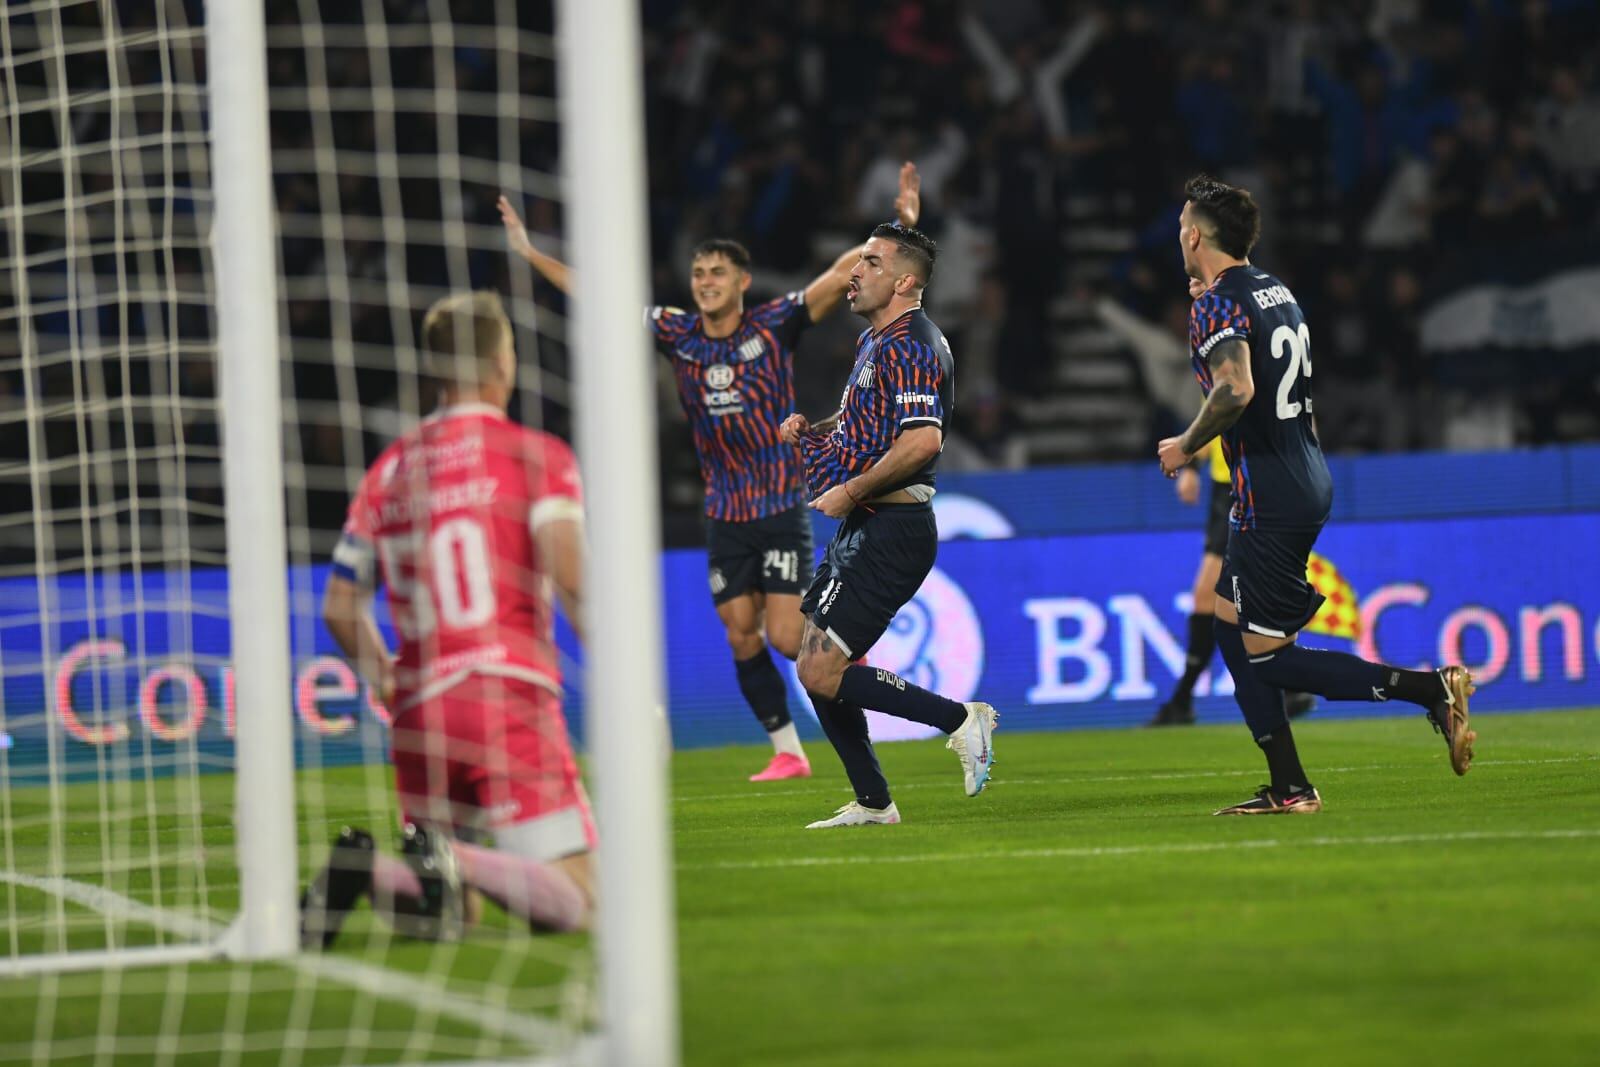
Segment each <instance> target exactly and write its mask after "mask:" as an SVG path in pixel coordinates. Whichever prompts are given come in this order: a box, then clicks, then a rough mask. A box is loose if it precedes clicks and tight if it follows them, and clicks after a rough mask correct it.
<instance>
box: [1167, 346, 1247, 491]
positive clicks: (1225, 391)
mask: <svg viewBox="0 0 1600 1067" xmlns="http://www.w3.org/2000/svg"><path fill="white" fill-rule="evenodd" d="M1207 362H1208V363H1209V364H1210V365H1211V394H1210V395H1209V396H1207V397H1206V402H1205V403H1204V404H1202V405H1201V406H1200V414H1198V415H1196V416H1195V417H1194V422H1192V423H1190V424H1189V428H1188V429H1187V430H1185V431H1183V433H1182V434H1180V435H1179V436H1177V437H1169V438H1167V439H1166V440H1164V441H1162V442H1161V445H1160V448H1159V449H1158V450H1157V454H1158V455H1159V456H1160V459H1161V470H1162V473H1164V474H1165V475H1166V476H1167V477H1169V478H1175V477H1177V474H1178V471H1179V470H1181V469H1182V468H1183V466H1184V465H1185V464H1186V463H1188V462H1189V461H1190V460H1191V459H1192V458H1193V457H1194V455H1195V454H1196V453H1197V452H1199V451H1200V450H1201V449H1202V448H1204V447H1205V446H1206V443H1207V442H1208V441H1210V440H1211V439H1212V438H1213V437H1215V436H1217V434H1219V433H1221V432H1223V431H1224V430H1226V429H1227V428H1228V427H1230V426H1232V425H1233V424H1234V423H1236V422H1238V421H1239V417H1240V416H1241V415H1243V414H1244V409H1245V408H1246V406H1248V405H1249V403H1250V398H1251V397H1253V396H1255V393H1256V386H1255V381H1254V379H1252V378H1251V376H1250V346H1249V344H1247V343H1246V342H1244V341H1223V342H1222V343H1221V344H1218V345H1217V346H1216V347H1215V348H1213V349H1212V350H1211V355H1210V356H1209V357H1208V359H1207Z"/></svg>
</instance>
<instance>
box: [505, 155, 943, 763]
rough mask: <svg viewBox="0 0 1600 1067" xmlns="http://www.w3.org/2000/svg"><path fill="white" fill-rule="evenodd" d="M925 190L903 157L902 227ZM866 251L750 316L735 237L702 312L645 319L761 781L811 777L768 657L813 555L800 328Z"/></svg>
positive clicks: (699, 267)
mask: <svg viewBox="0 0 1600 1067" xmlns="http://www.w3.org/2000/svg"><path fill="white" fill-rule="evenodd" d="M920 189H921V179H920V178H919V177H918V175H917V168H916V167H915V166H914V165H912V164H910V163H906V164H905V165H903V166H902V167H901V168H900V190H899V196H898V197H897V198H896V199H895V204H894V206H895V213H896V215H897V216H898V218H899V220H900V222H901V224H903V225H905V226H911V225H913V224H915V223H916V221H917V217H918V215H919V213H920V211H921V192H920ZM500 215H501V219H502V220H503V221H504V223H505V227H506V235H507V238H508V240H509V241H510V244H511V248H512V250H513V251H515V252H516V253H518V254H519V255H521V256H522V257H523V258H524V259H526V260H527V261H528V262H529V263H530V264H531V265H532V266H533V268H534V269H535V270H537V271H538V272H539V273H540V274H541V275H542V276H543V277H544V278H545V279H546V280H547V281H549V282H550V283H551V284H552V285H554V286H556V288H558V289H560V290H561V291H562V292H567V291H569V288H570V284H571V279H570V274H569V272H568V270H567V267H566V265H565V264H563V263H562V262H561V261H559V260H557V259H555V258H554V257H552V256H549V255H546V254H545V253H544V252H541V251H540V250H539V249H537V248H535V247H534V246H533V244H532V242H531V241H529V239H528V234H527V230H526V228H525V227H524V226H523V224H522V220H521V219H520V218H519V217H518V215H517V212H516V210H515V209H514V208H513V207H512V206H511V204H510V202H509V201H508V200H507V199H506V198H505V197H503V196H502V197H501V198H500ZM859 251H860V250H859V248H852V249H850V250H849V251H848V252H845V253H844V254H843V255H841V256H840V257H839V258H838V259H837V260H836V261H835V262H834V263H833V265H832V266H831V267H829V268H828V270H827V271H825V272H823V273H822V274H821V275H819V276H818V277H817V278H816V279H814V280H813V281H812V282H811V284H810V285H808V286H806V287H805V288H804V289H803V290H799V291H797V292H793V293H789V294H787V295H786V296H782V297H779V298H778V299H776V300H771V301H768V302H767V303H764V304H759V305H757V306H756V307H753V308H749V309H746V308H745V305H744V297H745V292H746V291H747V290H748V289H749V288H750V253H749V252H747V251H745V249H744V246H742V245H740V244H739V243H738V242H736V241H730V240H724V239H713V240H708V241H703V242H701V243H700V244H699V245H697V246H696V247H695V249H694V253H693V255H692V256H691V258H690V265H689V286H690V290H691V292H692V293H693V296H694V302H695V307H696V309H697V310H695V311H681V310H679V309H677V308H670V307H653V308H650V309H649V310H648V311H647V313H646V322H647V324H648V325H649V328H650V331H651V334H652V336H653V337H654V339H655V345H656V349H657V350H658V351H659V352H660V353H661V354H662V355H663V356H665V357H666V358H667V359H668V360H669V361H670V362H671V364H672V370H673V373H674V374H675V375H676V376H677V380H678V398H679V400H680V401H681V402H682V404H683V410H684V413H685V414H687V415H688V417H689V429H690V433H691V434H692V436H693V438H694V447H695V452H696V454H697V455H698V456H699V459H700V474H701V477H702V478H703V479H704V480H705V486H706V505H705V507H706V520H707V530H706V547H707V548H708V550H709V553H708V554H709V556H710V559H709V564H710V574H709V582H710V585H711V599H712V602H713V604H715V605H716V609H717V616H718V617H719V618H720V619H721V620H722V625H723V627H724V629H725V630H726V631H727V637H728V645H729V647H730V648H731V649H732V651H733V659H734V671H735V673H736V674H737V676H738V679H739V690H740V692H742V693H743V694H744V698H745V701H746V703H748V704H749V705H750V710H751V711H752V712H754V713H755V716H756V718H757V720H759V721H760V723H761V725H762V726H763V727H764V728H765V729H766V731H767V736H768V738H769V739H770V740H771V742H772V747H773V757H772V760H771V762H770V763H768V764H767V766H766V768H765V769H763V770H761V771H759V772H757V773H756V774H753V775H751V777H750V780H751V781H753V782H762V781H772V780H775V779H780V778H805V777H809V776H810V774H811V764H810V762H809V761H808V760H807V759H806V755H805V750H804V749H803V748H802V747H801V744H800V735H799V734H798V733H797V732H796V731H795V727H794V723H793V721H792V719H791V718H790V715H789V704H788V688H787V686H785V685H784V681H783V676H782V675H781V674H779V673H778V668H777V665H776V664H775V663H774V662H773V660H772V656H771V653H770V652H769V651H768V645H769V644H770V646H771V647H772V648H775V649H777V650H778V652H779V653H780V654H781V655H784V656H787V657H788V658H789V659H794V658H795V656H796V655H797V653H798V652H799V649H800V630H801V622H802V620H801V616H800V593H801V591H802V590H804V589H805V588H806V586H807V584H808V583H809V582H810V580H811V569H812V558H813V550H812V543H811V519H810V516H809V515H808V514H807V512H806V508H805V500H806V497H805V487H804V483H803V481H802V473H801V469H800V462H799V458H798V456H797V455H796V454H795V452H794V450H793V449H792V448H788V447H785V446H784V445H783V444H782V443H781V442H780V441H779V439H778V427H779V424H780V422H781V421H782V419H783V417H784V416H785V415H787V414H788V413H789V412H791V411H793V410H794V406H795V404H794V349H795V345H796V344H797V343H798V341H799V338H800V334H801V332H802V331H803V330H805V328H806V327H808V326H810V325H811V324H812V323H814V322H818V321H820V320H821V319H823V318H824V317H825V316H827V315H828V314H829V313H831V312H832V311H833V310H834V308H836V307H838V305H839V301H840V300H841V299H842V298H843V297H844V294H845V285H846V282H847V280H848V277H849V273H850V267H851V265H852V264H854V263H855V261H856V259H857V258H858V254H859ZM763 631H764V632H765V639H763V636H762V635H763ZM862 651H863V652H865V651H866V649H864V648H863V649H862Z"/></svg>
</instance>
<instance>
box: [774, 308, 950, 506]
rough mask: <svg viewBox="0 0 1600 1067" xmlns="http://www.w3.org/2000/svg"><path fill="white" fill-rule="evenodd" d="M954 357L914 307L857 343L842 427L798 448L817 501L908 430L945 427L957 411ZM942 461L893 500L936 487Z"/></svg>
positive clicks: (909, 479) (810, 437) (908, 480)
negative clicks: (918, 488) (923, 487)
mask: <svg viewBox="0 0 1600 1067" xmlns="http://www.w3.org/2000/svg"><path fill="white" fill-rule="evenodd" d="M954 394H955V357H954V355H953V354H952V353H951V351H950V342H949V341H946V340H945V338H944V334H942V333H940V332H939V327H937V326H935V325H934V324H933V322H932V320H930V319H929V318H928V316H927V315H925V314H923V311H922V309H921V308H920V307H917V308H912V309H911V310H910V311H907V312H906V313H905V314H904V315H901V316H900V317H899V318H897V319H895V320H894V321H893V322H891V323H890V324H889V325H887V326H885V327H884V328H883V329H882V330H881V331H879V332H877V333H874V332H873V331H872V330H866V331H864V332H863V333H862V334H861V336H860V338H858V339H857V341H856V362H855V367H854V368H853V369H852V370H851V371H850V380H849V381H848V382H847V383H845V387H844V395H843V396H842V397H840V398H839V422H838V424H837V425H835V426H834V428H833V431H832V432H831V433H826V434H806V435H805V436H804V437H803V438H802V439H801V449H802V452H803V453H804V455H805V460H806V481H807V483H808V484H809V485H810V487H811V493H812V495H813V496H818V495H821V494H822V493H825V492H827V491H828V490H829V489H832V488H833V487H834V486H836V485H840V484H842V483H843V482H846V481H848V480H849V479H851V478H853V477H855V476H856V475H858V474H860V473H861V472H862V471H864V470H866V469H867V468H869V467H871V466H872V465H873V464H874V463H876V462H878V460H880V459H882V458H883V455H884V453H886V452H888V451H889V446H891V445H892V444H894V440H895V438H897V437H899V436H900V433H901V431H902V430H904V429H905V428H906V427H907V426H916V425H918V424H925V423H931V424H932V425H934V426H938V427H940V428H941V431H942V429H943V427H944V425H945V421H946V420H947V419H949V418H950V415H951V413H952V412H953V411H954V410H955V401H954ZM938 464H939V457H938V455H937V454H935V455H934V457H933V458H932V459H930V460H928V462H927V463H926V464H924V465H923V467H922V469H921V470H918V471H915V472H914V473H912V474H909V475H907V476H906V477H905V478H904V479H903V480H901V481H900V482H898V483H897V484H894V485H887V486H884V487H883V489H882V492H884V493H891V492H893V491H895V490H896V489H904V488H907V487H908V486H913V485H926V486H929V487H930V488H931V487H932V485H933V482H934V472H935V468H937V467H938Z"/></svg>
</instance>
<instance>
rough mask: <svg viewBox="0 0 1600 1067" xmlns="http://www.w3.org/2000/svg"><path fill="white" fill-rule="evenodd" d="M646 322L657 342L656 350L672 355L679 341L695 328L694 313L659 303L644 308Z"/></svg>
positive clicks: (651, 336)
mask: <svg viewBox="0 0 1600 1067" xmlns="http://www.w3.org/2000/svg"><path fill="white" fill-rule="evenodd" d="M644 324H645V327H646V328H647V329H649V331H650V339H651V340H652V341H654V342H655V346H656V351H657V352H660V353H661V354H662V355H664V356H669V357H670V356H671V355H672V350H673V348H675V347H676V346H677V344H678V342H679V341H681V340H682V339H683V338H684V337H685V336H687V335H688V334H689V332H690V331H691V330H693V329H694V314H693V313H692V312H688V311H685V310H683V309H682V308H674V307H663V306H661V305H659V304H658V305H655V306H653V307H647V308H645V309H644Z"/></svg>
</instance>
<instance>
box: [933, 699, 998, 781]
mask: <svg viewBox="0 0 1600 1067" xmlns="http://www.w3.org/2000/svg"><path fill="white" fill-rule="evenodd" d="M966 709H967V721H966V722H964V723H962V724H961V726H960V727H959V728H958V729H957V730H956V732H955V733H953V734H951V735H950V740H948V741H946V742H945V743H944V747H945V748H948V749H949V750H950V751H952V752H954V753H955V754H956V755H957V756H960V757H961V775H962V778H963V779H964V780H965V784H966V787H967V796H969V797H975V796H977V795H978V794H979V793H981V792H983V787H984V785H985V784H986V783H987V782H988V781H989V768H990V767H992V766H994V745H993V744H992V740H993V736H994V728H995V726H996V725H997V724H998V723H999V721H1000V713H999V712H997V711H995V710H994V708H993V707H991V706H990V705H988V704H980V703H973V704H968V705H966Z"/></svg>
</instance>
